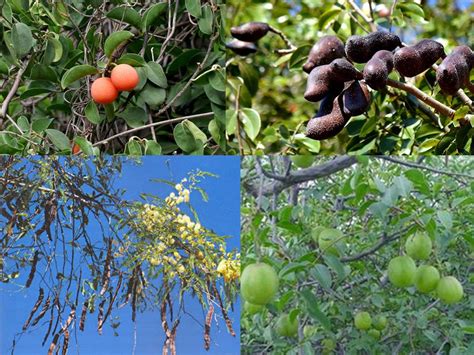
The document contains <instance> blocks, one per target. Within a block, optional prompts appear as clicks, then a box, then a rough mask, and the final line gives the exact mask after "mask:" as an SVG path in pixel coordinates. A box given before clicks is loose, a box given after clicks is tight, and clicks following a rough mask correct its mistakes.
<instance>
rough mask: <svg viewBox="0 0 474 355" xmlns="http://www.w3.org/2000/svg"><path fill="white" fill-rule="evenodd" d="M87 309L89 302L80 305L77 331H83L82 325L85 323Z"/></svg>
mask: <svg viewBox="0 0 474 355" xmlns="http://www.w3.org/2000/svg"><path fill="white" fill-rule="evenodd" d="M88 308H89V300H86V301H85V302H84V304H83V305H82V312H81V319H80V321H79V330H81V331H84V325H85V323H86V316H87V309H88Z"/></svg>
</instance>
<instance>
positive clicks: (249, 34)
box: [230, 22, 270, 42]
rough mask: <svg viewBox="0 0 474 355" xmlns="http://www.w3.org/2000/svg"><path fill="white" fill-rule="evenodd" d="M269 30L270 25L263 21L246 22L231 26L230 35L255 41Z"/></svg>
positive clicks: (242, 39) (246, 40)
mask: <svg viewBox="0 0 474 355" xmlns="http://www.w3.org/2000/svg"><path fill="white" fill-rule="evenodd" d="M269 30H270V26H268V24H267V23H264V22H248V23H244V24H242V25H240V26H236V27H232V28H231V29H230V33H231V35H232V37H234V38H237V39H238V40H241V41H244V42H256V41H258V40H259V39H260V38H262V37H263V36H265V35H266V34H267V33H268V31H269Z"/></svg>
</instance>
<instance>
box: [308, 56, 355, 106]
mask: <svg viewBox="0 0 474 355" xmlns="http://www.w3.org/2000/svg"><path fill="white" fill-rule="evenodd" d="M357 78H361V73H359V72H358V71H357V69H356V68H354V66H353V65H352V64H351V63H350V62H349V61H348V60H347V59H345V58H338V59H335V60H333V61H332V62H331V63H330V64H325V65H320V66H318V67H316V68H314V69H313V70H312V71H311V73H309V76H308V80H307V83H306V91H305V93H304V98H305V99H306V100H308V101H311V102H317V101H319V100H322V99H323V98H324V97H326V96H327V95H329V94H331V95H333V96H335V95H337V94H339V93H340V92H341V91H342V90H343V89H344V83H345V82H346V81H351V80H355V79H357Z"/></svg>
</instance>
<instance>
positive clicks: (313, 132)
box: [306, 95, 350, 140]
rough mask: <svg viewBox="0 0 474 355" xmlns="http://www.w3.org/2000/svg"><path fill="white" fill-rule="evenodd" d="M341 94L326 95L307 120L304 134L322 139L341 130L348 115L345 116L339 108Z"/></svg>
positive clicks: (332, 135) (330, 136)
mask: <svg viewBox="0 0 474 355" xmlns="http://www.w3.org/2000/svg"><path fill="white" fill-rule="evenodd" d="M341 101H342V100H341V96H340V95H339V96H337V97H335V98H334V96H327V97H326V98H325V99H324V100H323V101H321V105H320V108H319V111H318V113H317V114H316V115H315V116H314V117H313V118H312V119H310V120H309V122H308V125H307V126H306V136H307V137H308V138H311V139H316V140H323V139H328V138H332V137H334V136H335V135H336V134H338V133H339V132H341V131H342V129H343V128H344V126H345V125H346V123H347V121H348V120H349V118H350V117H349V116H345V115H344V114H343V112H342V110H341V106H342V102H341Z"/></svg>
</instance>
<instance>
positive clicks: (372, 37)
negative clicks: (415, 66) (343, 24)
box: [346, 31, 402, 63]
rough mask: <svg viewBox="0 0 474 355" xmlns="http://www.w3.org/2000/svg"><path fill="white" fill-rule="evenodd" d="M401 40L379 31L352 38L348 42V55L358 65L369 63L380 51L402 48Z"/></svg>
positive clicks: (393, 35) (391, 34)
mask: <svg viewBox="0 0 474 355" xmlns="http://www.w3.org/2000/svg"><path fill="white" fill-rule="evenodd" d="M401 44H402V42H401V41H400V38H399V37H398V36H397V35H395V34H393V33H390V32H385V31H377V32H372V33H369V34H368V35H366V36H351V37H349V39H348V40H347V42H346V55H347V57H348V58H349V59H350V60H352V61H353V62H356V63H367V62H368V61H369V60H370V58H372V56H373V55H374V54H375V53H376V52H378V51H380V50H383V49H385V50H387V51H392V50H394V49H395V48H397V47H399V46H401Z"/></svg>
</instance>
